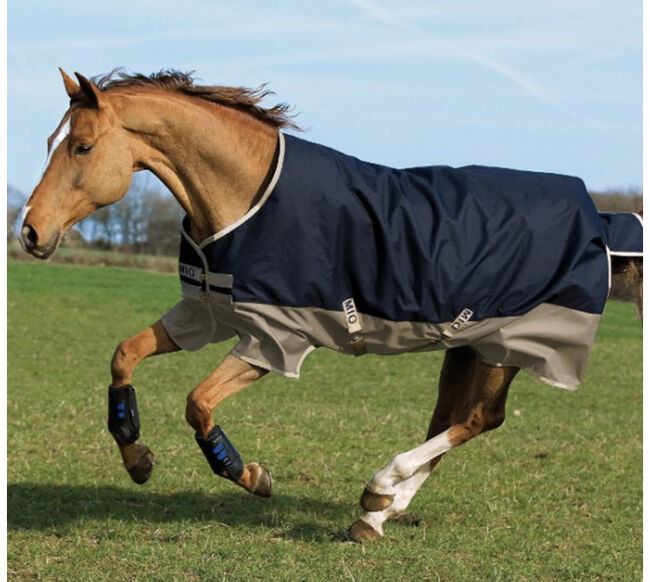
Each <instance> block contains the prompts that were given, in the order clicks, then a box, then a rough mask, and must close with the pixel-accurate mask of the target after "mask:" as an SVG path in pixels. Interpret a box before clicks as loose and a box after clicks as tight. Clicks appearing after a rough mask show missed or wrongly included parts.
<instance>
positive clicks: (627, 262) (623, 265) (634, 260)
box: [612, 208, 643, 319]
mask: <svg viewBox="0 0 650 582" xmlns="http://www.w3.org/2000/svg"><path fill="white" fill-rule="evenodd" d="M636 214H638V215H639V216H640V217H641V218H643V208H641V209H640V210H639V211H638V212H637V213H636ZM615 259H616V260H615V261H613V262H612V272H613V273H616V274H620V275H621V276H622V278H623V281H624V284H625V287H626V288H627V289H629V290H630V292H631V294H632V295H633V297H634V302H635V303H636V309H637V313H638V315H639V318H640V319H642V318H643V257H615Z"/></svg>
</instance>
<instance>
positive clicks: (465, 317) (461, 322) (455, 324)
mask: <svg viewBox="0 0 650 582" xmlns="http://www.w3.org/2000/svg"><path fill="white" fill-rule="evenodd" d="M472 315H474V312H473V311H472V310H471V309H469V308H468V307H466V308H465V309H463V310H462V311H461V312H460V314H459V315H458V317H456V319H454V321H452V322H451V323H450V324H449V326H448V327H447V329H445V330H444V331H443V332H442V335H443V336H445V337H451V336H452V334H454V333H456V332H457V331H459V330H460V329H462V328H463V327H464V326H466V325H467V324H468V323H469V320H470V319H472Z"/></svg>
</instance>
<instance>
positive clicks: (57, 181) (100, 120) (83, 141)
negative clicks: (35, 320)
mask: <svg viewBox="0 0 650 582" xmlns="http://www.w3.org/2000/svg"><path fill="white" fill-rule="evenodd" d="M61 74H62V76H63V82H64V85H65V89H66V92H67V93H68V96H69V97H70V107H69V109H68V110H67V111H66V113H65V115H64V116H63V118H62V119H61V121H60V123H59V125H58V126H57V128H56V130H55V131H54V133H53V134H52V135H51V136H50V137H49V139H48V156H47V160H46V163H45V169H44V171H43V175H42V177H41V180H40V182H39V183H38V185H37V186H36V188H35V189H34V191H33V193H32V195H31V196H30V198H29V200H28V201H27V202H26V204H25V207H24V208H23V210H22V212H21V214H20V216H19V218H18V220H17V221H16V236H17V238H18V239H19V241H20V242H21V244H22V246H23V248H24V249H25V251H27V252H28V253H30V254H32V255H33V256H35V257H37V258H39V259H47V258H48V257H50V256H51V255H52V253H54V251H55V250H56V249H57V247H58V245H59V243H60V242H61V238H62V237H63V234H64V233H65V232H66V231H67V230H68V229H69V228H70V227H71V226H73V225H74V224H76V223H77V222H79V221H80V220H82V219H83V218H86V217H87V216H89V215H90V214H92V213H93V212H95V211H96V210H98V209H99V208H101V207H103V206H107V205H109V204H112V203H114V202H117V201H118V200H120V199H121V198H123V197H124V195H125V194H126V192H127V190H128V188H129V185H130V182H131V175H132V173H133V170H134V159H133V158H134V156H133V153H132V151H131V148H130V147H129V143H128V142H129V140H128V132H127V130H126V129H125V128H124V127H123V126H122V124H121V122H120V119H119V117H118V114H117V113H116V111H115V109H114V107H113V105H111V103H110V102H109V101H108V99H107V98H106V96H105V95H104V94H103V93H102V91H101V90H100V89H99V88H98V87H97V86H96V85H95V84H94V83H92V82H91V81H89V80H88V79H86V78H85V77H84V76H82V75H80V74H78V73H75V75H76V77H77V79H78V83H77V82H76V81H74V80H73V79H72V78H71V77H69V76H68V75H67V74H66V73H65V72H64V71H63V70H61Z"/></svg>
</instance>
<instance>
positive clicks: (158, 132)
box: [118, 92, 278, 241]
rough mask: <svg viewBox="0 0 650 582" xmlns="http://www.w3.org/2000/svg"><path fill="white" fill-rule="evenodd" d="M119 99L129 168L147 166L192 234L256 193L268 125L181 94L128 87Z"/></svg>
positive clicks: (268, 147)
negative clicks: (131, 156) (130, 144)
mask: <svg viewBox="0 0 650 582" xmlns="http://www.w3.org/2000/svg"><path fill="white" fill-rule="evenodd" d="M119 98H120V97H119V96H118V99H119ZM120 101H121V103H120V104H119V106H118V110H121V112H122V117H123V124H124V126H125V127H126V128H127V129H128V130H129V131H130V132H131V135H132V136H133V137H134V139H135V141H136V145H135V148H134V149H135V152H136V153H135V160H136V162H135V169H136V170H140V169H147V170H150V171H151V172H152V173H154V174H155V175H156V176H157V177H158V178H159V179H160V180H161V181H162V182H163V183H164V184H165V185H166V186H167V187H168V188H169V190H170V191H171V192H172V194H173V195H174V196H175V198H176V199H177V200H178V202H179V203H180V204H181V206H182V207H183V209H184V210H185V212H186V213H187V214H188V216H189V218H190V221H191V223H192V232H191V236H192V237H193V238H195V240H197V241H200V240H203V239H205V238H207V237H209V236H210V235H212V234H214V233H215V232H218V231H220V230H222V229H223V228H226V227H227V226H229V225H230V224H232V223H234V222H236V221H237V220H239V219H240V218H241V217H242V216H244V214H246V212H247V211H248V210H249V209H250V208H251V206H253V205H254V203H255V201H256V200H257V199H258V198H259V196H261V194H262V192H263V190H264V188H265V187H266V185H267V183H268V180H269V177H270V175H271V173H272V171H273V167H272V165H273V162H274V157H275V152H276V148H277V140H278V138H277V133H278V131H277V129H276V128H274V127H270V126H268V125H266V124H264V123H262V122H260V121H258V120H256V119H254V118H253V117H251V116H250V115H247V114H246V113H242V112H239V111H236V110H234V109H232V108H228V107H225V106H220V105H217V104H214V103H210V102H207V101H204V100H200V99H197V98H192V97H187V96H183V95H176V94H167V93H164V92H160V93H153V94H144V93H139V94H135V93H134V94H132V95H124V96H121V99H120Z"/></svg>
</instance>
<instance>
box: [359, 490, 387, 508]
mask: <svg viewBox="0 0 650 582" xmlns="http://www.w3.org/2000/svg"><path fill="white" fill-rule="evenodd" d="M394 499H395V496H394V495H381V494H379V493H373V492H372V491H369V490H368V488H367V487H366V488H365V489H364V490H363V493H362V494H361V499H360V500H359V503H360V504H361V507H363V508H364V509H365V510H366V511H382V510H384V509H386V508H387V507H390V506H391V505H392V504H393V501H394Z"/></svg>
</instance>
